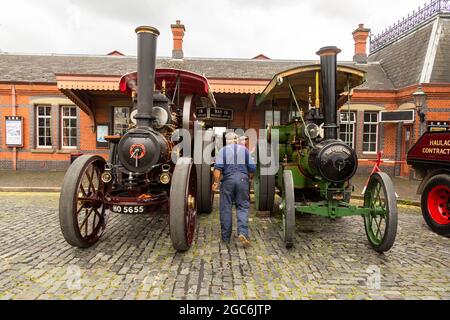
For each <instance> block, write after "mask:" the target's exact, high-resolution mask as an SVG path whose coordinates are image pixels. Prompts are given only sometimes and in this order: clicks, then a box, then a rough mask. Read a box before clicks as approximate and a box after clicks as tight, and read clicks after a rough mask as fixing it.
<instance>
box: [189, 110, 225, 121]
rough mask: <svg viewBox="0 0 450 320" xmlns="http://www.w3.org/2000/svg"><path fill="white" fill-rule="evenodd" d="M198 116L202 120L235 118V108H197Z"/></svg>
mask: <svg viewBox="0 0 450 320" xmlns="http://www.w3.org/2000/svg"><path fill="white" fill-rule="evenodd" d="M197 118H198V119H201V120H211V121H214V120H222V121H223V120H226V121H231V120H233V110H231V109H224V108H197Z"/></svg>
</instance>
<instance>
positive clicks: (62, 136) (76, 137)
mask: <svg viewBox="0 0 450 320" xmlns="http://www.w3.org/2000/svg"><path fill="white" fill-rule="evenodd" d="M64 108H71V109H75V116H65V115H64ZM60 112H61V148H62V149H77V148H78V136H75V139H76V146H65V145H64V119H69V120H70V119H75V121H76V127H75V129H77V130H78V117H77V107H76V106H62V107H61V111H60ZM70 138H71V136H70V135H69V139H70Z"/></svg>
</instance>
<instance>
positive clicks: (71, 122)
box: [69, 119, 77, 128]
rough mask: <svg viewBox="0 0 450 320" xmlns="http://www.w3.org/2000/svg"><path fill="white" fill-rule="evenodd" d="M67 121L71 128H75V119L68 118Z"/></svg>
mask: <svg viewBox="0 0 450 320" xmlns="http://www.w3.org/2000/svg"><path fill="white" fill-rule="evenodd" d="M69 123H70V126H71V127H72V128H75V127H76V126H77V119H70V121H69Z"/></svg>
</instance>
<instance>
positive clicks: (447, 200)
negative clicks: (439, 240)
mask: <svg viewBox="0 0 450 320" xmlns="http://www.w3.org/2000/svg"><path fill="white" fill-rule="evenodd" d="M421 205H422V215H423V218H424V219H425V222H426V223H427V224H428V226H429V227H430V229H431V230H433V231H434V232H436V233H437V234H439V235H442V236H446V237H450V176H449V175H447V174H440V175H436V176H434V177H432V178H431V179H430V180H429V181H428V182H427V184H426V186H425V188H424V190H423V193H422V201H421Z"/></svg>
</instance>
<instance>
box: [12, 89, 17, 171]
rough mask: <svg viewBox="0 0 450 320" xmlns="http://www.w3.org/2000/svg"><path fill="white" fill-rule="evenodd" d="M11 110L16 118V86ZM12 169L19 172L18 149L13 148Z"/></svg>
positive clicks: (13, 91)
mask: <svg viewBox="0 0 450 320" xmlns="http://www.w3.org/2000/svg"><path fill="white" fill-rule="evenodd" d="M11 99H12V102H11V108H12V115H13V116H16V109H17V103H16V101H17V99H16V86H15V85H13V86H12V87H11ZM12 169H13V171H17V148H16V147H13V159H12Z"/></svg>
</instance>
